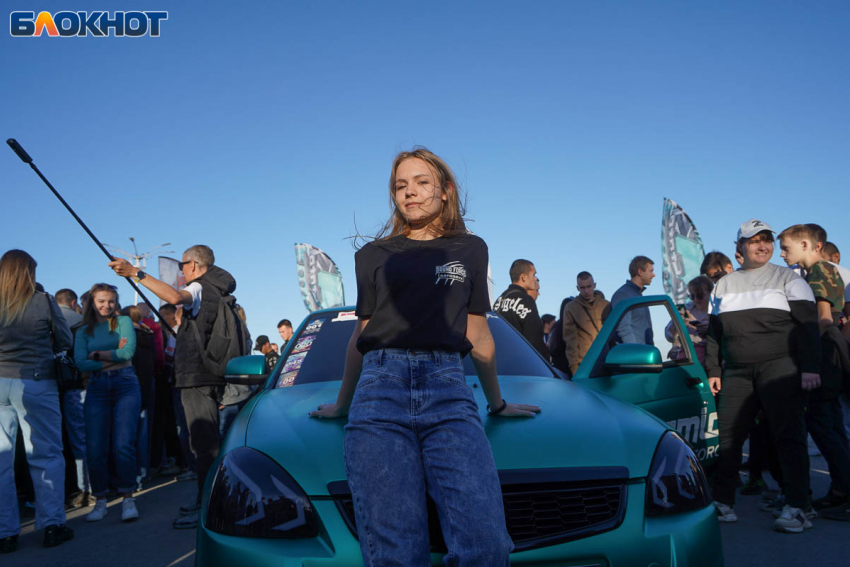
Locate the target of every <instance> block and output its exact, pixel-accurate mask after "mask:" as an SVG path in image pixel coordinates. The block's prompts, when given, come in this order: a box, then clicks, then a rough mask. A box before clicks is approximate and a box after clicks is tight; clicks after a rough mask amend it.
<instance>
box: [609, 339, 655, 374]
mask: <svg viewBox="0 0 850 567" xmlns="http://www.w3.org/2000/svg"><path fill="white" fill-rule="evenodd" d="M605 369H606V370H608V371H609V372H610V373H611V374H628V373H631V372H642V373H653V374H657V373H659V372H661V371H662V370H664V364H663V360H662V358H661V351H659V350H658V349H657V348H655V347H654V346H652V345H641V344H621V345H617V346H615V347H614V348H612V349H611V350H610V351H609V352H608V356H606V357H605Z"/></svg>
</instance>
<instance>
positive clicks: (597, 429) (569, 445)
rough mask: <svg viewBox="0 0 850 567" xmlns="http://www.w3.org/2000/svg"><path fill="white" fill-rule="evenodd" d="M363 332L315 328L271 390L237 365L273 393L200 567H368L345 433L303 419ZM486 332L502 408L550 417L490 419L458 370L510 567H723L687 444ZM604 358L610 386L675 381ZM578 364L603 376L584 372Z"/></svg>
mask: <svg viewBox="0 0 850 567" xmlns="http://www.w3.org/2000/svg"><path fill="white" fill-rule="evenodd" d="M645 299H647V300H650V301H651V300H653V299H654V298H645ZM619 307H620V306H618V308H619ZM627 308H628V307H624V308H623V309H627ZM614 315H616V312H615V314H614ZM614 315H612V317H613V316H614ZM355 320H356V317H355V316H354V312H353V311H352V310H351V308H343V309H332V310H326V311H320V312H315V313H311V314H310V315H309V316H308V317H307V319H305V321H304V322H303V323H302V324H301V326H300V327H299V329H298V331H297V332H296V333H295V335H294V337H293V339H292V340H291V341H290V342H289V344H288V345H287V348H286V349H285V350H284V352H283V354H282V356H281V359H280V361H279V362H278V365H277V366H276V368H275V369H274V371H273V372H272V373H271V374H270V375H269V376H265V375H264V374H263V361H264V358H263V357H262V356H249V357H241V358H238V359H234V360H232V361H231V362H230V364H229V366H228V380H229V381H231V382H234V383H241V384H250V383H263V384H264V386H263V388H262V389H261V391H260V392H259V393H258V394H257V395H256V396H254V398H252V399H251V401H250V402H249V403H248V404H247V405H246V406H245V408H243V410H242V411H241V412H240V413H239V416H238V417H237V418H236V420H235V422H234V423H233V425H232V427H231V429H230V431H229V432H228V434H227V437H226V438H225V440H224V442H223V444H222V447H221V452H220V455H219V458H218V460H217V461H216V462H215V463H214V465H213V467H212V469H211V471H210V474H209V475H208V477H207V479H206V486H205V490H204V494H203V500H202V509H201V522H200V523H199V526H198V531H197V546H196V564H197V565H203V566H208V565H209V566H225V565H226V566H232V565H251V566H257V567H264V566H275V567H294V566H299V567H300V566H325V567H336V566H344V567H355V566H359V565H362V559H361V555H360V546H359V543H358V540H357V528H356V522H355V518H354V510H353V505H352V499H351V493H350V491H349V489H348V484H347V482H346V475H345V467H344V464H343V449H342V447H343V435H344V432H343V428H344V426H345V420H344V419H340V420H314V419H309V418H308V417H307V413H308V411H310V410H313V409H315V408H316V407H317V406H318V405H319V404H320V403H323V402H327V401H332V400H334V399H336V396H337V391H338V389H339V385H340V377H341V376H342V369H343V364H344V353H345V348H346V345H347V343H348V339H349V337H350V336H351V332H352V330H353V327H354V323H355ZM487 320H488V323H489V325H490V329H491V332H492V334H493V338H494V340H495V342H496V352H497V368H498V370H499V380H500V385H501V389H502V392H503V395H504V397H505V398H506V399H518V400H520V399H521V400H522V401H523V402H526V403H532V404H536V405H539V406H541V407H542V408H543V410H542V412H541V413H540V414H539V415H538V416H537V417H535V418H532V419H504V418H498V417H491V416H488V415H487V414H486V412H485V411H484V408H485V406H486V402H485V400H484V396H483V393H482V391H481V387H480V384H479V383H478V379H477V376H476V375H475V372H474V370H473V368H472V365H471V363H470V361H469V357H467V359H466V360H465V361H464V365H465V369H466V374H467V383H468V384H469V386H470V387H471V389H472V391H473V393H474V395H475V397H476V400H477V402H478V405H479V407H480V408H481V418H482V421H483V423H484V428H485V431H486V433H487V436H488V438H489V440H490V443H491V446H492V448H493V454H494V456H495V459H496V466H497V468H498V470H499V477H500V480H501V484H502V494H503V501H504V506H505V516H506V522H507V528H508V532H509V534H510V535H511V538H512V540H513V542H514V545H515V550H514V553H513V554H512V555H511V561H512V564H513V565H526V566H535V565H536V566H541V567H542V566H546V567H554V566H564V567H571V566H572V567H578V566H584V567H590V566H599V567H602V566H609V567H611V566H631V565H646V566H661V565H664V566H672V565H677V566H695V565H699V566H712V567H713V566H721V565H723V554H722V549H721V544H720V532H719V527H718V523H717V519H716V516H715V511H714V506H713V504H712V500H711V494H710V490H709V487H708V484H707V482H706V478H705V474H704V471H703V468H702V467H701V465H700V463H699V459H698V457H697V454H696V453H695V451H694V448H692V447H691V444H690V443H689V442H688V441H687V440H685V439H684V438H683V437H682V436H681V435H680V434H679V432H677V431H675V430H674V429H673V428H672V427H670V426H669V425H668V424H667V423H666V422H665V421H664V420H662V419H659V418H658V417H655V416H653V415H651V414H650V413H648V412H647V411H645V410H644V409H641V408H640V407H638V406H637V405H633V404H630V403H626V402H624V401H622V400H619V399H617V398H616V397H614V396H613V395H611V394H610V393H604V392H602V391H600V390H604V389H605V388H607V387H608V386H605V385H603V384H602V383H601V382H600V383H599V384H597V385H595V386H596V387H594V385H593V384H591V382H592V381H593V380H594V378H593V376H594V375H595V372H593V371H591V370H588V371H587V372H586V373H584V374H582V372H579V373H578V374H577V376H576V379H575V380H572V381H570V380H567V379H565V377H564V376H563V375H562V374H561V373H560V372H559V371H557V370H556V369H554V368H553V367H552V366H551V365H550V364H549V363H548V362H547V361H545V360H543V359H542V358H541V357H540V355H539V354H538V353H537V351H536V350H535V349H534V348H532V347H531V346H530V345H529V344H528V342H526V341H525V339H523V338H522V337H521V336H520V335H519V334H518V333H517V332H516V331H515V330H514V329H513V328H512V327H511V326H510V325H509V324H507V323H506V322H505V321H504V320H503V319H502V318H501V317H499V316H497V315H494V314H488V315H487ZM609 324H610V325H614V321H613V318H612V319H609V321H608V323H606V326H605V329H608V327H609ZM605 329H603V330H605ZM609 331H610V329H609ZM600 344H601V343H600ZM597 346H599V345H594V349H596V347H597ZM597 350H598V352H597V353H596V356H597V357H600V356H601V357H603V362H602V366H603V367H604V373H606V375H607V376H611V377H616V376H619V377H626V378H627V379H628V378H629V377H632V376H642V375H647V376H656V377H658V376H659V375H662V376H663V374H664V373H665V372H667V371H668V370H670V369H669V368H665V364H666V363H664V362H662V360H661V354H660V352H659V350H658V348H656V347H655V346H652V345H615V344H611V343H610V341H608V343H607V344H606V345H605V346H604V347H602V348H600V349H597ZM597 362H598V361H597ZM585 364H586V365H587V366H588V368H589V369H590V368H594V367H595V362H594V361H592V360H591V359H590V357H589V358H588V359H586V361H585V363H583V366H582V368H584V366H585ZM667 366H669V365H667ZM583 375H584V376H585V377H584V378H582V376H583ZM603 380H604V378H603ZM587 386H591V387H587ZM612 388H613V387H612ZM612 393H613V392H612ZM687 411H690V408H687ZM667 421H669V420H667ZM458 450H463V448H462V447H458ZM429 516H430V533H429V534H422V537H423V538H424V537H428V538H429V541H430V545H431V550H432V556H431V557H432V565H441V564H442V555H443V554H444V553H445V543H444V542H443V540H442V536H441V532H440V527H439V521H438V519H437V515H436V513H435V510H433V509H432V510H431V513H430V514H429Z"/></svg>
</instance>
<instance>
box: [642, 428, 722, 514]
mask: <svg viewBox="0 0 850 567" xmlns="http://www.w3.org/2000/svg"><path fill="white" fill-rule="evenodd" d="M709 504H711V490H710V488H709V486H708V481H707V480H706V478H705V472H703V470H702V466H701V465H700V464H699V459H697V457H696V455H695V454H694V452H693V450H692V449H691V447H690V445H688V444H687V443H686V442H685V441H684V440H683V439H682V438H681V437H679V435H678V434H676V433H675V432H673V431H668V432H667V433H666V434H665V435H664V437H662V438H661V441H660V442H659V443H658V447H657V448H656V450H655V456H654V457H653V459H652V466H651V467H649V476H648V477H647V479H646V515H647V517H653V516H656V517H657V516H666V515H668V514H680V513H682V512H688V511H691V510H699V509H701V508H705V507H706V506H708V505H709Z"/></svg>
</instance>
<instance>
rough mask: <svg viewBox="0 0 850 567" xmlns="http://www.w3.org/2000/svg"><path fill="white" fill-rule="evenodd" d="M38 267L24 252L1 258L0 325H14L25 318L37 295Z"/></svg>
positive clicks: (17, 251)
mask: <svg viewBox="0 0 850 567" xmlns="http://www.w3.org/2000/svg"><path fill="white" fill-rule="evenodd" d="M37 265H38V264H37V262H36V261H35V260H34V259H33V257H32V256H30V255H29V254H27V253H26V252H24V251H23V250H9V251H8V252H6V253H5V254H3V257H2V258H0V325H4V326H7V325H12V324H14V323H16V322H17V321H19V320H20V319H21V317H23V316H24V311H25V310H26V308H27V305H29V302H30V300H32V297H33V295H34V294H35V267H36V266H37Z"/></svg>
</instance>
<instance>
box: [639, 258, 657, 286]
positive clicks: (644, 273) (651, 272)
mask: <svg viewBox="0 0 850 567" xmlns="http://www.w3.org/2000/svg"><path fill="white" fill-rule="evenodd" d="M638 276H639V277H640V281H641V284H643V287H647V286H649V284H651V283H652V280H653V279H655V265H654V264H647V265H646V268H645V269H643V270H638Z"/></svg>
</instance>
